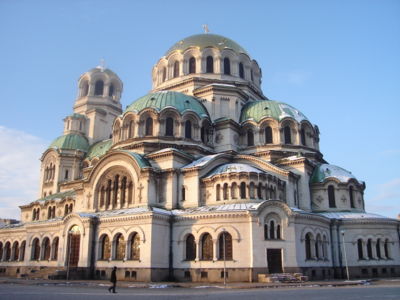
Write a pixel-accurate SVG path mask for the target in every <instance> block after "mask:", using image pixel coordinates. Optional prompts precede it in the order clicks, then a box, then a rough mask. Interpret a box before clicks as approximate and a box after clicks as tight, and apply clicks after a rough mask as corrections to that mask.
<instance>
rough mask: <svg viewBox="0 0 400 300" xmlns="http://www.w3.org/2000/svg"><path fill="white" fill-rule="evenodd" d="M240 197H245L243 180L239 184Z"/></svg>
mask: <svg viewBox="0 0 400 300" xmlns="http://www.w3.org/2000/svg"><path fill="white" fill-rule="evenodd" d="M240 198H241V199H246V183H245V182H242V183H241V184H240Z"/></svg>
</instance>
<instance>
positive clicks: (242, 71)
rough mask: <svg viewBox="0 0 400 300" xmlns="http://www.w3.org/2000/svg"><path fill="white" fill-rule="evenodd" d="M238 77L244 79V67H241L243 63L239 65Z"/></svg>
mask: <svg viewBox="0 0 400 300" xmlns="http://www.w3.org/2000/svg"><path fill="white" fill-rule="evenodd" d="M239 77H240V78H243V79H244V67H243V63H239Z"/></svg>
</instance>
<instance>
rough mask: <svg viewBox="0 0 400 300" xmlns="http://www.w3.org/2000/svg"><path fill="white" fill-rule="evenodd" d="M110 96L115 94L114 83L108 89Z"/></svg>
mask: <svg viewBox="0 0 400 300" xmlns="http://www.w3.org/2000/svg"><path fill="white" fill-rule="evenodd" d="M108 96H109V97H112V96H114V85H113V84H112V83H111V84H110V87H109V89H108Z"/></svg>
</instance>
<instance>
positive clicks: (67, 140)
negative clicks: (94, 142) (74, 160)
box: [49, 133, 89, 152]
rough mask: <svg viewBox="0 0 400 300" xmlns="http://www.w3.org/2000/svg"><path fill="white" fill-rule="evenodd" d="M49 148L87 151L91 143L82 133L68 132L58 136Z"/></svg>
mask: <svg viewBox="0 0 400 300" xmlns="http://www.w3.org/2000/svg"><path fill="white" fill-rule="evenodd" d="M49 148H53V149H64V150H81V151H84V152H87V151H88V149H89V143H88V141H87V139H86V138H85V137H84V136H82V135H80V134H74V133H70V134H66V135H62V136H60V137H58V138H56V139H55V140H54V141H53V142H52V143H51V145H50V146H49Z"/></svg>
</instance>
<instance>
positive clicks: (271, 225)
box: [269, 220, 275, 240]
mask: <svg viewBox="0 0 400 300" xmlns="http://www.w3.org/2000/svg"><path fill="white" fill-rule="evenodd" d="M269 238H270V239H271V240H274V239H275V222H274V221H273V220H271V222H269Z"/></svg>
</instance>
